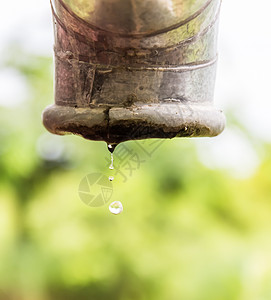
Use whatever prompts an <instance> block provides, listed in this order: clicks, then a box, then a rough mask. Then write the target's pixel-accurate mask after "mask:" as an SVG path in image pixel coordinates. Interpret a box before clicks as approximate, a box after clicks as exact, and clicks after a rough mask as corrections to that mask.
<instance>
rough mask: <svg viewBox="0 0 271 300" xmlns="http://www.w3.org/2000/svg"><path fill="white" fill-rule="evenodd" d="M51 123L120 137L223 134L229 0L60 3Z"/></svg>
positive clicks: (56, 5) (92, 135) (88, 134)
mask: <svg viewBox="0 0 271 300" xmlns="http://www.w3.org/2000/svg"><path fill="white" fill-rule="evenodd" d="M52 4H53V5H52V8H53V17H54V24H55V66H56V72H55V76H56V78H55V105H52V106H50V107H48V108H47V109H46V110H45V111H44V114H43V122H44V125H45V126H46V128H47V129H48V130H49V131H51V132H53V133H56V134H66V133H74V134H79V135H81V136H83V137H85V138H87V139H93V140H105V141H107V142H110V143H117V142H121V141H125V140H129V139H142V138H172V137H175V136H185V137H188V136H215V135H217V134H219V133H220V132H221V131H222V130H223V128H224V123H225V119H224V116H223V114H222V113H221V112H220V111H218V110H216V109H215V108H214V106H213V91H214V82H215V72H216V58H217V54H216V37H217V27H218V24H217V22H218V15H219V9H220V0H208V1H206V0H145V1H142V0H80V1H79V0H55V1H54V2H53V3H52Z"/></svg>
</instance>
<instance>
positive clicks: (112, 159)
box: [109, 153, 114, 170]
mask: <svg viewBox="0 0 271 300" xmlns="http://www.w3.org/2000/svg"><path fill="white" fill-rule="evenodd" d="M109 169H110V170H113V169H114V157H113V153H111V163H110V166H109Z"/></svg>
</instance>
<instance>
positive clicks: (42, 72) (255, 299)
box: [0, 42, 271, 300]
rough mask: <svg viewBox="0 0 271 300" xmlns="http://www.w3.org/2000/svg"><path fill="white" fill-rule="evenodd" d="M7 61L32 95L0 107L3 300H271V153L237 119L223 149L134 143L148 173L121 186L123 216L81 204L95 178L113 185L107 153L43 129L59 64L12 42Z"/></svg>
mask: <svg viewBox="0 0 271 300" xmlns="http://www.w3.org/2000/svg"><path fill="white" fill-rule="evenodd" d="M4 57H5V59H2V62H1V66H0V67H1V68H2V69H5V70H8V72H12V74H13V76H15V77H16V76H17V77H19V78H20V80H21V81H23V83H24V87H25V89H26V91H25V92H24V99H23V101H20V102H18V103H16V104H14V105H3V103H2V105H0V300H13V299H14V300H49V299H50V300H51V299H52V300H62V299H63V300H64V299H65V300H69V299H72V300H75V299H91V300H105V299H107V300H115V299H118V300H162V299H163V300H164V299H169V300H182V299H183V300H229V299H230V300H270V299H271V239H270V237H271V177H270V174H271V158H270V155H269V153H270V149H271V144H270V142H269V141H266V140H264V139H261V138H260V137H259V136H258V135H257V134H256V135H255V134H253V133H252V131H251V130H249V128H248V126H245V125H244V122H243V120H242V118H241V117H240V113H239V112H240V111H236V109H235V110H233V109H231V106H228V107H225V108H224V110H225V112H226V114H227V119H228V124H227V130H226V131H225V133H223V134H222V135H221V136H220V137H218V138H214V139H200V140H195V139H191V140H189V139H174V140H169V141H165V142H164V143H162V144H161V145H160V147H158V148H157V149H156V150H155V151H154V152H153V153H152V155H150V156H149V157H148V156H147V155H145V156H144V151H143V152H142V149H147V148H148V147H150V146H151V143H150V142H147V143H146V142H128V143H126V144H125V145H126V147H128V148H129V149H130V151H132V152H133V153H137V154H138V155H139V157H140V159H141V163H140V164H138V165H137V167H136V169H135V170H133V172H132V173H126V175H127V180H126V181H125V182H124V180H123V177H122V176H120V175H116V176H115V177H116V178H115V180H114V182H113V195H112V198H111V200H112V201H115V200H120V201H121V202H122V203H123V206H124V211H123V213H121V214H120V215H118V216H115V215H112V214H110V212H109V211H108V204H106V205H104V206H102V207H99V208H97V207H91V206H88V205H86V204H85V203H83V202H82V201H81V200H80V197H79V195H78V186H79V184H80V182H81V180H82V178H84V177H85V176H86V175H88V174H92V173H101V174H105V175H106V176H108V175H109V174H110V172H109V170H108V159H109V152H108V151H107V150H106V145H105V143H102V142H90V141H85V140H83V139H81V138H79V137H74V136H65V137H59V136H53V135H51V134H50V133H47V132H46V130H45V129H44V128H43V126H42V124H41V113H42V110H43V109H44V107H45V106H47V105H49V104H51V103H53V62H52V58H51V56H48V55H37V54H33V53H30V52H29V51H27V50H25V49H22V47H21V46H20V45H19V43H15V42H13V43H10V44H9V45H7V47H6V48H5V55H4ZM15 77H14V78H15ZM17 77H16V78H17ZM14 88H15V89H16V87H14ZM236 99H238V95H236ZM237 116H238V117H237ZM240 141H243V142H242V143H240ZM119 147H120V146H119ZM120 164H121V161H120V160H118V158H116V166H118V165H120ZM123 170H124V169H123Z"/></svg>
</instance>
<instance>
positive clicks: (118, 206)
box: [109, 201, 123, 215]
mask: <svg viewBox="0 0 271 300" xmlns="http://www.w3.org/2000/svg"><path fill="white" fill-rule="evenodd" d="M109 210H110V212H111V213H112V214H114V215H118V214H120V213H121V212H122V211H123V206H122V203H121V202H120V201H114V202H112V203H111V204H110V205H109Z"/></svg>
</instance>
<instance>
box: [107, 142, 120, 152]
mask: <svg viewBox="0 0 271 300" xmlns="http://www.w3.org/2000/svg"><path fill="white" fill-rule="evenodd" d="M117 146H118V144H107V149H108V151H109V152H111V153H113V152H114V150H115V148H116V147H117Z"/></svg>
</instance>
